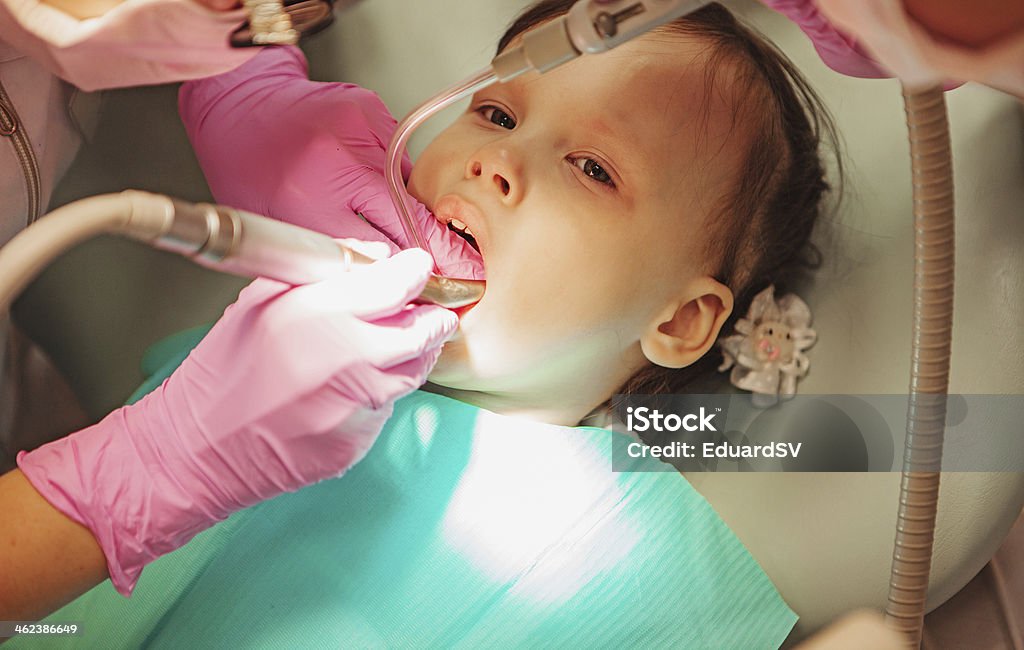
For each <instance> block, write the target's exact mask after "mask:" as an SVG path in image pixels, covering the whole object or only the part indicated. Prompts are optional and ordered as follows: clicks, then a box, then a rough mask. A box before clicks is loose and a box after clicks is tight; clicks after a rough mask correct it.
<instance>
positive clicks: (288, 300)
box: [18, 245, 458, 595]
mask: <svg viewBox="0 0 1024 650" xmlns="http://www.w3.org/2000/svg"><path fill="white" fill-rule="evenodd" d="M378 246H380V247H381V248H383V246H381V245H378ZM360 248H361V250H363V251H365V252H367V253H368V254H371V255H372V254H373V253H372V252H371V251H367V249H366V247H360ZM430 267H431V260H430V257H429V256H428V255H427V254H426V253H424V252H423V251H421V250H418V249H414V250H409V251H403V252H401V253H398V254H397V255H395V256H394V257H391V258H388V259H384V260H381V261H378V262H375V263H374V264H372V265H370V266H367V267H362V268H357V269H356V270H353V271H351V272H350V273H347V274H345V275H344V276H343V277H341V278H339V279H336V280H330V281H326V282H322V283H318V284H315V285H308V286H302V287H295V288H292V287H289V286H287V285H284V284H280V283H277V282H273V281H270V280H257V281H255V282H253V283H252V284H251V285H249V286H248V287H247V288H246V289H245V290H243V291H242V293H241V294H240V296H239V298H238V301H237V302H235V303H234V304H233V305H231V306H230V307H228V309H227V310H226V311H225V313H224V316H223V317H222V318H221V319H220V321H218V322H217V324H216V325H215V326H214V327H213V329H212V330H211V331H210V332H209V334H207V336H206V338H204V339H203V341H202V342H200V344H199V345H198V346H197V347H196V348H195V350H193V352H192V353H191V354H190V355H189V357H188V358H187V359H186V360H185V361H184V362H183V363H182V364H181V366H180V367H179V368H178V369H177V371H175V372H174V374H173V375H171V376H170V377H169V378H168V379H167V380H166V381H165V382H164V383H163V385H162V386H160V387H159V388H158V389H156V390H154V391H153V392H152V393H150V394H149V395H147V396H146V397H144V398H143V399H142V400H140V401H139V402H137V403H135V404H133V405H131V406H128V407H124V408H121V409H119V410H117V411H115V412H113V413H111V414H110V415H109V416H107V417H106V418H104V419H103V420H102V421H101V422H100V423H99V424H96V425H94V426H92V427H90V428H87V429H84V430H82V431H79V432H77V433H75V434H73V435H71V436H69V437H67V438H65V439H62V440H59V441H56V442H53V443H50V444H48V445H45V446H43V447H40V448H39V449H37V450H35V451H32V452H28V453H25V452H22V453H21V454H19V456H18V465H19V466H20V467H21V470H22V472H23V473H24V474H25V476H26V477H27V478H28V480H29V481H30V482H31V483H32V485H33V486H35V488H36V489H37V490H38V491H39V492H40V493H41V494H42V496H43V497H44V498H46V500H47V501H49V502H50V503H51V504H53V505H54V506H55V507H56V508H57V509H58V510H60V511H61V512H63V513H64V514H65V515H67V516H68V517H70V518H71V519H73V520H75V521H77V522H79V523H81V524H82V525H84V526H86V527H87V528H89V529H90V530H91V531H92V533H93V534H94V536H95V537H96V540H97V542H98V543H99V545H100V547H101V548H102V549H103V552H104V554H105V555H106V558H107V566H108V569H109V573H110V577H111V580H112V582H113V584H114V587H115V588H116V589H117V590H118V591H119V592H120V593H122V594H124V595H128V594H130V593H131V590H132V588H133V587H134V585H135V582H136V580H137V579H138V576H139V574H140V572H141V571H142V568H143V566H144V565H146V564H147V563H149V562H150V561H152V560H153V559H155V558H157V557H158V556H160V555H163V554H165V553H168V552H170V551H172V550H174V549H175V548H178V547H179V546H181V545H183V544H184V543H186V542H187V541H188V540H189V539H191V538H192V537H193V536H194V535H195V534H197V533H198V532H200V531H202V530H203V529H205V528H208V527H210V526H211V525H213V524H214V523H216V522H217V521H220V520H222V519H225V518H226V517H227V516H228V515H229V514H230V513H232V512H234V511H236V510H239V509H242V508H245V507H247V506H250V505H252V504H255V503H257V502H259V501H263V500H265V499H269V498H271V497H273V496H276V495H278V494H281V493H282V492H289V491H294V490H297V489H299V488H301V487H303V486H305V485H309V484H311V483H315V482H317V481H320V480H323V479H327V478H332V477H336V476H338V475H340V474H341V473H343V472H344V471H345V470H346V469H348V468H349V467H351V466H352V465H353V464H354V463H356V462H357V461H359V460H360V459H361V458H362V457H363V455H364V454H365V453H366V452H367V450H368V449H369V448H370V446H371V445H372V444H373V442H374V440H375V438H376V436H377V435H378V433H379V432H380V430H381V427H382V426H383V424H384V422H385V421H386V420H387V418H388V417H389V416H390V414H391V410H392V404H393V402H394V400H395V399H397V398H398V397H400V396H402V395H404V394H406V393H409V392H411V391H412V390H414V389H416V388H418V387H419V386H420V385H422V383H423V382H424V380H425V378H426V376H427V374H428V372H429V371H430V369H431V368H432V367H433V365H434V363H435V362H436V360H437V357H438V355H439V354H440V348H441V345H442V344H443V342H444V341H445V340H446V339H447V338H448V337H449V336H450V335H451V334H452V333H453V332H454V331H455V329H456V327H457V325H458V319H457V318H456V316H455V314H454V313H452V312H450V311H448V310H446V309H442V308H440V307H435V306H429V305H418V306H407V304H408V302H409V301H410V300H411V299H412V298H414V297H415V296H416V295H418V293H419V292H420V291H421V290H422V288H423V286H424V283H425V282H426V279H427V276H428V274H429V270H430Z"/></svg>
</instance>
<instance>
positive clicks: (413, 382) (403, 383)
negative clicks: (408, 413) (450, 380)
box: [346, 347, 441, 409]
mask: <svg viewBox="0 0 1024 650" xmlns="http://www.w3.org/2000/svg"><path fill="white" fill-rule="evenodd" d="M440 356H441V348H440V347H438V348H435V349H433V350H430V351H428V352H426V353H425V354H423V355H421V356H418V357H416V358H414V359H410V360H408V361H406V362H404V363H400V364H398V365H395V366H392V367H390V368H388V369H386V370H382V371H380V373H379V375H378V376H376V377H374V379H373V381H372V387H373V390H368V388H369V386H367V390H366V391H365V395H364V398H363V399H365V400H367V403H370V404H371V407H372V408H373V409H382V408H388V407H389V405H391V404H392V403H393V402H394V401H395V400H397V399H399V398H401V397H404V396H405V395H408V394H409V393H411V392H412V391H414V390H416V389H417V388H419V387H420V386H422V385H423V384H424V383H426V381H427V377H428V376H429V375H430V371H431V370H432V369H433V368H434V366H435V365H436V364H437V360H438V358H440ZM353 385H354V384H353V383H352V382H349V383H348V384H346V387H347V388H348V389H349V390H352V388H353Z"/></svg>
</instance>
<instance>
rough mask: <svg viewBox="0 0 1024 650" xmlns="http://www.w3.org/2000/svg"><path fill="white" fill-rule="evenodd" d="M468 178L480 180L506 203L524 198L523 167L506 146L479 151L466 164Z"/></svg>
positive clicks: (485, 148)
mask: <svg viewBox="0 0 1024 650" xmlns="http://www.w3.org/2000/svg"><path fill="white" fill-rule="evenodd" d="M466 178H467V179H468V180H473V179H480V180H482V181H484V183H486V187H487V189H488V190H490V191H493V192H496V193H497V195H498V198H499V199H500V200H501V201H502V202H504V203H509V204H511V203H515V202H517V201H519V200H520V198H522V194H523V178H522V165H521V163H520V161H519V160H518V159H517V158H516V157H515V156H514V154H513V153H512V152H511V151H510V150H509V148H508V147H505V146H489V147H483V148H481V149H479V150H477V151H476V152H475V153H474V154H473V155H472V156H470V158H469V160H468V161H467V162H466Z"/></svg>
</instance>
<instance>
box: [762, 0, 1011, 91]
mask: <svg viewBox="0 0 1024 650" xmlns="http://www.w3.org/2000/svg"><path fill="white" fill-rule="evenodd" d="M762 2H763V3H764V4H765V5H767V6H769V7H771V8H772V9H774V10H776V11H778V12H780V13H782V14H784V15H786V16H787V17H788V18H790V19H791V20H792V21H793V22H795V23H796V24H797V25H798V26H799V27H800V29H801V30H803V32H804V33H805V34H807V36H808V37H809V38H810V39H811V41H812V42H813V43H814V47H815V49H816V50H817V51H818V54H819V55H820V56H821V58H822V60H823V61H824V62H825V63H826V64H828V66H829V67H831V68H832V69H834V70H836V71H838V72H842V73H843V74H847V75H851V76H854V77H868V78H872V77H884V76H890V75H891V76H896V77H899V78H900V79H902V80H903V81H904V82H906V83H909V84H910V85H913V86H928V85H933V84H939V83H943V84H944V87H945V88H946V89H947V90H948V89H950V88H955V87H956V86H957V85H958V84H959V83H960V82H964V81H977V82H980V83H983V84H987V85H989V86H992V87H994V88H998V89H1000V90H1004V91H1007V92H1010V93H1013V94H1015V95H1017V96H1018V97H1024V7H1022V6H1020V5H1019V4H1012V5H1011V4H1006V3H998V2H995V1H986V2H979V3H974V4H965V3H958V2H953V1H952V0H945V1H944V2H937V1H936V0H762Z"/></svg>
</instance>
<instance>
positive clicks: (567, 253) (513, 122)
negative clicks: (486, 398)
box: [409, 35, 739, 421]
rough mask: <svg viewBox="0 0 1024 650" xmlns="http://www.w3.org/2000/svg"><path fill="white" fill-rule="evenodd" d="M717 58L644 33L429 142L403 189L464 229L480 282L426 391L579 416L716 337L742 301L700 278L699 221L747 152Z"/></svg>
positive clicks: (495, 96)
mask: <svg viewBox="0 0 1024 650" xmlns="http://www.w3.org/2000/svg"><path fill="white" fill-rule="evenodd" d="M706 50H707V46H706V45H705V44H703V43H701V42H700V41H697V40H695V39H687V38H686V37H681V36H676V35H671V36H665V35H662V36H645V37H643V38H640V39H636V40H634V41H633V42H630V43H627V44H625V45H622V46H620V47H619V48H617V49H616V50H614V51H612V52H609V53H606V54H602V55H597V56H587V57H582V58H580V59H577V60H575V61H573V62H570V63H568V64H566V65H564V66H562V67H561V68H558V69H556V70H554V71H552V72H549V73H547V74H544V75H538V74H536V73H530V74H527V75H523V76H521V77H519V78H517V79H514V80H512V81H511V82H509V83H507V84H500V85H494V86H491V87H490V88H487V89H485V90H483V91H481V92H479V93H477V94H476V95H475V96H474V97H473V100H472V104H471V105H470V107H469V109H468V111H467V112H466V113H465V114H463V115H462V116H461V117H459V118H458V119H457V120H456V121H455V122H454V123H453V124H452V125H451V126H450V127H448V128H447V129H446V130H445V131H444V132H442V133H441V134H440V135H439V136H438V137H437V138H436V139H435V140H434V141H433V142H431V144H430V145H429V146H428V147H427V149H426V150H425V151H424V152H423V154H422V155H421V156H420V158H419V160H418V161H417V163H416V166H415V167H414V169H413V172H412V176H411V178H410V182H409V189H410V192H411V193H412V194H413V196H415V197H416V198H418V199H419V200H420V201H422V202H423V203H424V204H425V205H426V206H427V207H428V208H430V209H431V211H432V212H434V214H435V216H436V217H437V218H438V219H439V220H441V221H442V222H448V221H450V220H451V219H452V218H453V217H454V218H456V219H458V220H460V221H462V222H464V223H465V224H467V225H468V226H469V229H470V230H471V231H472V232H473V233H474V235H475V237H476V241H477V242H478V245H479V247H480V251H481V253H482V255H483V259H484V263H485V267H486V274H487V291H486V294H485V295H484V297H483V299H482V300H481V301H480V302H479V303H478V304H477V305H476V306H474V307H473V308H471V309H469V310H468V311H467V312H465V313H464V314H462V318H461V327H460V333H459V334H457V335H456V338H455V339H453V340H452V341H451V342H449V343H448V344H447V345H446V346H445V350H444V353H443V355H442V357H441V360H440V361H439V363H438V364H437V366H436V368H435V370H434V372H433V373H432V374H431V377H430V379H431V381H432V382H434V383H435V384H440V385H443V386H447V387H449V388H452V389H458V390H468V391H480V392H483V393H494V394H500V395H502V396H504V398H508V399H510V400H511V401H512V402H515V401H516V399H517V398H522V400H523V401H524V403H532V404H536V403H538V400H540V401H544V400H548V401H551V402H553V403H555V402H562V403H567V400H568V401H571V402H573V403H576V402H579V404H578V405H577V408H576V410H577V411H579V410H582V414H585V413H586V411H587V410H589V408H592V407H593V406H595V405H596V404H598V403H600V402H601V401H603V400H604V399H606V398H607V397H608V396H609V395H610V394H611V393H612V392H613V391H614V390H615V388H617V387H618V386H619V385H621V383H622V382H623V381H625V380H626V379H627V378H628V377H629V376H630V375H632V374H633V372H635V371H636V370H638V369H639V368H641V367H642V366H643V365H645V364H646V363H647V359H652V360H654V361H657V362H659V363H662V365H669V364H675V365H678V366H682V365H688V364H689V363H692V362H693V361H695V360H696V359H697V358H699V357H700V356H702V355H703V353H704V351H706V350H707V349H708V348H709V347H710V346H711V345H712V344H713V343H714V340H715V337H716V336H717V334H718V329H719V328H720V327H721V323H722V322H723V321H724V320H725V318H726V317H727V316H728V313H729V311H730V310H731V305H732V295H731V293H730V292H729V290H728V289H727V288H725V287H724V286H722V285H720V284H718V283H717V282H715V281H714V280H713V279H712V278H710V277H708V276H707V275H706V274H707V273H708V272H709V270H710V269H708V268H707V264H706V260H705V259H704V256H703V254H702V250H703V247H704V246H705V235H704V232H705V226H704V219H705V216H706V215H708V214H710V213H711V212H712V211H713V210H714V209H715V208H716V207H717V206H716V202H717V201H718V200H719V197H721V196H722V195H723V194H724V193H726V192H727V191H728V189H727V188H728V187H729V183H730V182H731V181H732V179H733V177H734V174H735V170H736V168H737V161H738V159H739V158H738V154H737V151H738V147H736V146H735V145H734V144H733V143H734V140H733V139H730V137H729V135H730V130H732V129H734V127H735V125H733V124H732V117H731V112H730V110H729V107H728V106H727V102H730V101H733V100H732V99H731V98H730V97H729V95H730V93H729V92H728V86H727V85H723V84H726V78H727V77H728V76H729V75H726V74H723V75H719V81H718V83H717V85H716V86H715V92H713V93H711V94H710V95H707V94H706V91H705V79H704V75H705V66H704V64H703V63H704V61H705V57H706ZM673 336H674V337H675V338H676V339H677V340H678V341H682V343H680V344H679V345H681V346H682V347H683V348H685V349H682V348H680V349H675V350H668V351H667V353H668V354H669V356H670V357H671V358H669V359H668V363H666V362H665V357H664V356H663V355H661V354H660V353H659V350H661V352H666V351H665V350H662V348H661V347H659V346H662V344H665V343H671V341H667V340H666V337H668V338H671V337H673ZM679 345H677V346H676V347H677V348H678V347H679ZM651 349H653V350H655V353H654V354H653V355H652V354H651ZM673 354H675V356H672V355H673ZM680 354H681V355H682V356H679V355H680ZM688 355H689V356H693V355H695V356H693V358H692V359H690V358H689V356H688ZM508 399H507V400H506V401H508ZM584 402H586V403H587V404H584ZM553 406H554V404H553ZM547 419H548V420H549V421H550V420H552V418H551V417H550V416H549V417H548V418H547ZM556 419H557V418H556ZM569 419H571V418H569ZM577 419H578V418H577Z"/></svg>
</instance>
